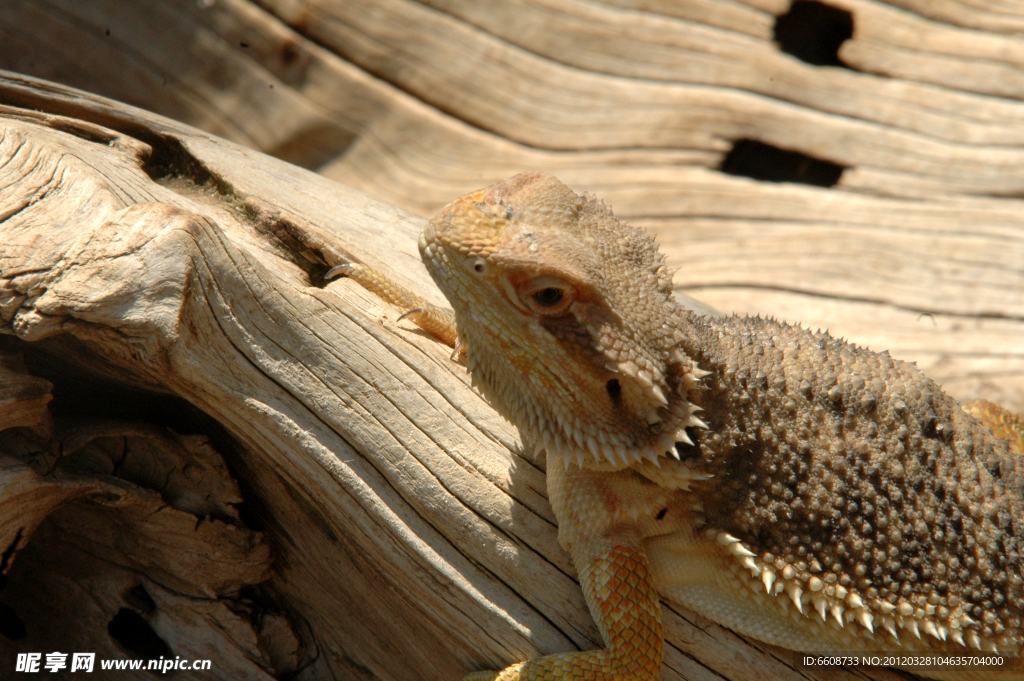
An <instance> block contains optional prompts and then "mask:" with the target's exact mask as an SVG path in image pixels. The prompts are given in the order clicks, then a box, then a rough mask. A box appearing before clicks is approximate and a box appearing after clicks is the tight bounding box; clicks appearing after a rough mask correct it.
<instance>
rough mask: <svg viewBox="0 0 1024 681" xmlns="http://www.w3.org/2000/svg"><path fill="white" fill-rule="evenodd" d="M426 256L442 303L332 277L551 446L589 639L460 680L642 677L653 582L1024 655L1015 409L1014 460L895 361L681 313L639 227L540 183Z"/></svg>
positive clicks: (821, 635)
mask: <svg viewBox="0 0 1024 681" xmlns="http://www.w3.org/2000/svg"><path fill="white" fill-rule="evenodd" d="M419 249H420V253H421V255H422V257H423V262H424V263H425V264H426V267H427V269H428V270H429V272H430V274H431V276H432V277H433V278H434V281H436V282H437V285H438V286H439V287H440V289H441V291H442V292H443V293H444V295H445V296H446V297H447V299H448V300H449V302H450V303H451V305H452V308H453V312H449V311H445V310H442V309H440V308H436V307H434V306H431V305H429V304H427V303H425V302H424V301H423V300H422V299H420V298H419V297H418V296H416V295H415V294H413V293H410V292H408V291H404V290H402V289H400V288H398V287H396V286H394V285H393V284H392V283H391V282H390V281H389V280H388V279H387V278H386V277H384V276H382V275H381V274H379V273H377V272H375V271H373V270H370V269H368V268H366V267H364V266H361V265H353V264H346V265H342V266H340V267H338V268H335V269H334V270H332V272H331V273H329V275H333V274H337V273H339V272H340V273H344V274H347V275H348V276H350V277H353V278H355V279H357V280H358V281H359V282H360V283H362V284H363V285H364V286H366V287H368V288H370V289H371V290H373V291H376V292H377V293H378V294H380V295H382V296H383V297H385V298H386V299H388V300H390V301H392V302H395V303H397V304H399V305H401V306H402V307H405V308H406V309H410V308H412V309H411V310H410V312H409V314H410V316H411V317H412V319H413V320H414V321H415V322H416V323H418V324H420V325H421V326H422V327H423V328H424V329H426V330H427V331H429V332H430V333H432V334H434V335H435V336H437V337H439V338H442V339H443V340H445V341H446V342H448V343H449V344H455V343H456V342H457V343H458V344H459V345H458V350H457V351H458V352H460V353H462V352H464V355H465V362H466V365H467V366H468V369H469V372H470V374H471V376H472V380H473V382H474V384H475V385H476V386H477V387H478V389H479V390H480V391H481V392H482V394H483V395H484V396H485V397H486V399H487V400H488V401H489V402H490V403H491V404H492V405H493V406H494V407H495V408H496V409H497V411H498V412H499V413H500V414H501V415H502V416H504V417H505V418H506V419H508V420H509V421H510V422H511V423H512V424H513V425H515V426H516V427H517V428H518V429H519V430H520V431H521V433H522V435H523V439H524V442H531V443H534V444H535V445H536V447H537V448H538V451H539V452H545V453H546V455H547V476H548V478H547V481H548V495H549V499H550V502H551V506H552V508H553V510H554V513H555V516H556V518H557V519H558V526H559V527H558V538H559V541H560V543H561V545H562V546H563V547H564V548H565V549H566V551H568V552H569V553H570V554H571V556H572V560H573V563H574V564H575V566H576V569H577V572H578V574H579V579H580V584H581V586H582V588H583V592H584V596H585V598H586V602H587V605H588V606H589V608H590V612H591V615H592V616H593V618H594V620H595V621H596V623H597V625H598V627H599V629H600V631H601V635H602V637H603V639H604V643H605V648H604V649H600V650H591V651H585V652H568V653H560V654H555V655H548V656H545V657H540V658H536V659H532V660H527V661H524V662H519V663H517V664H514V665H512V666H510V667H508V668H506V669H505V670H503V671H501V672H480V673H476V674H472V675H470V676H469V677H467V679H469V680H472V681H483V680H484V679H488V680H490V679H500V680H503V681H505V680H507V681H514V680H519V679H522V680H539V679H555V678H563V679H601V680H611V679H641V680H646V679H656V678H658V676H659V674H660V670H661V663H662V651H663V645H664V641H663V636H662V628H661V608H660V602H659V597H660V598H666V599H669V600H672V601H677V602H679V603H681V604H683V605H685V606H686V607H688V608H690V609H692V610H694V611H696V612H698V613H700V614H702V615H704V616H706V617H707V618H709V619H711V620H713V621H715V622H718V623H719V624H722V625H724V626H726V627H729V628H731V629H733V630H735V631H737V632H739V633H741V634H745V635H747V636H750V637H752V638H754V639H757V640H760V641H764V642H767V643H770V644H775V645H779V646H782V647H785V648H788V649H791V650H796V651H897V652H901V653H906V652H912V651H949V652H953V653H958V652H968V651H989V652H992V651H1002V652H1007V653H1011V654H1016V653H1018V652H1019V651H1020V650H1021V647H1022V644H1024V625H1022V617H1024V579H1022V574H1024V571H1022V567H1024V558H1022V554H1024V464H1022V460H1021V458H1020V456H1019V454H1020V451H1021V449H1020V448H1021V442H1022V441H1024V437H1022V433H1024V428H1022V427H1021V422H1020V420H1019V419H1016V418H1015V417H1013V416H1012V415H1009V414H1008V413H1007V412H1001V411H998V410H996V411H995V412H992V413H994V414H995V417H994V418H995V419H996V420H998V419H1002V422H1001V427H1005V428H1004V432H1003V435H1004V437H1015V438H1017V440H1016V444H1015V445H1014V446H1015V447H1016V448H1017V453H1016V454H1015V453H1013V452H1011V449H1010V445H1009V444H1008V442H1007V440H1003V439H999V438H997V437H996V436H995V435H994V434H993V432H992V431H991V430H990V429H989V428H988V427H987V426H986V425H984V424H983V423H982V422H980V421H979V420H977V419H975V418H974V417H972V416H970V415H968V414H967V413H965V412H964V411H963V410H962V409H961V408H960V406H959V405H958V403H957V402H956V401H955V400H954V399H953V398H951V397H949V396H948V395H946V394H944V393H943V392H942V391H941V390H940V388H939V387H938V386H937V385H936V384H935V383H934V382H932V381H931V380H929V379H928V378H926V377H925V376H924V375H923V374H922V373H921V372H920V371H919V370H918V369H917V368H916V367H914V366H913V365H910V364H907V363H904V362H901V361H898V360H895V359H892V358H891V357H890V356H889V355H888V353H881V354H879V353H874V352H870V351H868V350H866V349H864V348H860V347H857V346H855V345H852V344H849V343H846V342H843V341H841V340H837V339H835V338H832V337H831V336H829V335H828V334H827V333H821V332H817V333H812V332H811V331H809V330H806V329H803V328H801V327H799V326H791V325H788V324H784V323H781V322H777V321H773V320H770V319H761V318H749V317H737V316H733V317H728V318H722V319H713V318H707V317H702V316H699V315H697V314H695V313H692V312H689V311H687V310H684V309H683V308H682V307H681V306H680V305H679V304H678V303H677V302H676V301H675V299H674V298H673V295H672V277H671V274H670V272H669V270H668V269H667V268H666V265H665V257H664V256H663V255H662V254H660V253H659V252H658V248H657V246H656V244H655V242H654V240H653V238H651V237H650V236H648V235H647V234H646V233H645V232H644V231H643V230H641V229H638V228H634V227H631V226H629V225H627V224H624V223H622V222H620V221H619V220H618V219H616V218H615V217H614V215H613V213H612V212H611V210H610V209H609V208H608V207H607V206H605V205H604V203H602V202H601V201H599V200H597V199H595V198H593V197H590V196H587V195H582V196H581V195H577V194H576V193H574V192H573V191H572V190H570V189H569V188H568V187H566V186H565V185H564V184H562V183H561V182H559V181H558V180H557V179H555V178H554V177H551V176H549V175H545V174H541V173H533V174H521V175H516V176H514V177H511V178H509V179H507V180H504V181H502V182H499V183H497V184H494V185H491V186H490V187H487V188H484V189H481V190H480V191H477V192H474V193H472V194H470V195H468V196H465V197H463V198H460V199H458V200H456V201H454V202H452V203H451V204H449V205H448V206H446V207H445V208H444V209H443V210H442V211H441V212H440V213H439V214H438V215H437V216H436V217H435V218H433V219H432V220H431V221H430V222H429V224H428V225H427V226H426V228H425V229H424V230H423V233H422V235H421V237H420V241H419ZM659 595H660V596H659ZM934 674H935V676H936V677H937V678H943V677H944V675H943V674H942V673H941V672H935V673H934ZM972 674H975V675H977V674H978V672H974V671H972V672H964V671H963V670H962V668H958V669H957V671H955V672H952V673H950V674H948V675H952V676H955V677H957V678H961V679H963V678H970V676H971V675H972ZM988 674H989V673H988V672H985V673H983V674H981V676H979V677H978V678H982V677H985V678H989V676H987V675H988ZM948 675H947V676H948Z"/></svg>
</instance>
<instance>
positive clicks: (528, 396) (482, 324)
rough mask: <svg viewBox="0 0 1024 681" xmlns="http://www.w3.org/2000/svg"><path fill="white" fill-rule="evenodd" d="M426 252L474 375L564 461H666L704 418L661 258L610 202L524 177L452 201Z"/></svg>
mask: <svg viewBox="0 0 1024 681" xmlns="http://www.w3.org/2000/svg"><path fill="white" fill-rule="evenodd" d="M420 253H421V255H422V256H423V261H424V263H426V266H427V269H428V270H429V271H430V274H431V276H432V277H433V278H434V281H436V282H437V284H438V286H439V287H440V288H441V291H442V292H443V293H444V294H445V296H446V297H447V298H448V300H449V302H450V303H451V304H452V307H453V309H454V310H455V318H456V326H457V329H458V333H459V337H460V339H461V340H462V342H463V344H464V345H465V347H466V351H467V361H468V364H469V369H470V373H471V374H472V376H473V380H474V382H475V383H476V384H477V385H478V387H479V388H480V389H481V391H482V392H483V394H484V396H485V397H486V398H487V399H488V400H489V401H491V402H492V404H494V405H495V407H497V408H498V410H499V411H501V412H502V413H503V414H505V415H506V416H507V417H508V418H509V420H511V421H512V423H513V424H514V425H515V426H517V427H518V428H519V429H520V430H521V431H523V432H524V435H525V436H526V437H527V439H529V440H532V441H534V442H536V443H537V445H538V447H540V448H545V449H547V450H548V451H549V452H552V453H556V452H560V453H562V454H563V455H564V457H565V460H566V465H568V463H569V462H570V461H575V462H576V463H577V464H578V465H580V466H584V465H586V466H591V467H593V466H600V467H613V468H615V467H624V466H627V465H629V464H631V463H633V462H637V461H640V460H643V459H647V460H651V461H654V462H655V463H657V462H658V460H659V457H661V456H664V455H666V454H675V443H676V442H678V441H682V442H689V438H688V437H687V435H686V431H685V428H686V427H687V426H693V425H698V426H703V423H702V422H701V421H700V420H699V419H697V418H696V417H695V416H694V415H693V412H694V411H695V410H696V407H694V406H693V405H692V404H691V403H690V402H689V401H688V400H687V391H688V390H689V389H690V388H691V387H692V385H693V384H694V382H695V381H696V380H697V379H699V377H700V376H701V375H702V374H703V373H704V372H702V371H700V370H699V369H698V368H697V367H696V366H695V365H694V363H693V362H692V361H691V360H690V359H689V358H688V357H687V356H686V355H685V354H684V353H683V352H682V350H681V349H680V343H681V342H682V341H683V340H685V338H684V337H683V336H682V335H681V333H680V332H679V330H678V329H679V328H681V324H680V323H679V312H680V310H679V308H678V306H677V303H676V302H675V301H674V299H673V298H672V279H671V274H670V273H669V271H668V270H667V268H666V267H665V264H664V256H663V255H661V254H660V253H659V252H658V249H657V246H656V244H655V243H654V240H653V239H652V238H651V237H650V236H648V235H647V234H646V233H645V232H644V231H643V230H641V229H637V228H634V227H631V226H629V225H626V224H623V223H622V222H620V221H619V220H617V219H616V218H615V216H614V215H613V214H612V212H611V210H610V209H609V208H608V207H607V206H605V205H604V204H603V203H602V202H600V201H598V200H596V199H594V198H592V197H590V196H587V195H582V196H581V195H578V194H576V193H574V192H573V191H572V190H571V189H569V188H568V187H566V186H565V185H564V184H562V183H561V182H559V181H558V180H557V179H555V178H554V177H551V176H550V175H545V174H542V173H524V174H520V175H516V176H514V177H511V178H509V179H507V180H504V181H502V182H499V183H497V184H494V185H491V186H490V187H486V188H484V189H481V190H480V191H477V192H475V193H473V194H470V195H468V196H465V197H463V198H461V199H458V200H456V201H453V202H452V203H450V204H449V205H448V206H446V207H445V208H444V209H443V210H442V211H441V212H440V213H439V214H438V215H437V216H436V217H434V218H433V219H432V220H431V221H430V223H429V224H428V225H427V227H426V228H425V229H424V231H423V234H422V236H421V237H420Z"/></svg>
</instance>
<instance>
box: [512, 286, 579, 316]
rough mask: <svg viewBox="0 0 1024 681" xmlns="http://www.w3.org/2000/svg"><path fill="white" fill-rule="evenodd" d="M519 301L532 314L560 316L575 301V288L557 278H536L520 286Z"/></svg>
mask: <svg viewBox="0 0 1024 681" xmlns="http://www.w3.org/2000/svg"><path fill="white" fill-rule="evenodd" d="M518 293H519V299H520V300H522V301H523V304H524V305H526V307H527V308H529V309H530V310H531V311H532V312H535V313H537V314H540V315H544V316H551V315H560V314H563V313H564V312H565V311H566V310H568V309H569V306H570V305H571V304H572V302H573V301H574V300H576V288H575V287H574V286H572V285H571V284H569V283H568V282H567V281H564V280H562V279H559V278H558V277H537V278H536V279H531V280H530V281H527V282H526V283H525V284H523V285H521V286H520V287H519V290H518Z"/></svg>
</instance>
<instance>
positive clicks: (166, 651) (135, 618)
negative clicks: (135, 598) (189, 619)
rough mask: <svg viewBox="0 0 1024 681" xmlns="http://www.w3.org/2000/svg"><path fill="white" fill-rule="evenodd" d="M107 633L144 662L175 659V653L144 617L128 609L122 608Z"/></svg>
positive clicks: (125, 649)
mask: <svg viewBox="0 0 1024 681" xmlns="http://www.w3.org/2000/svg"><path fill="white" fill-rule="evenodd" d="M107 633H109V634H110V636H111V637H112V638H113V639H114V640H115V641H117V643H118V645H120V646H121V648H122V649H124V651H125V652H126V653H127V654H128V655H131V656H132V657H135V658H141V659H144V660H156V659H159V658H161V657H163V658H171V659H173V658H174V651H173V650H171V647H170V646H169V645H167V643H166V642H165V641H164V640H163V639H162V638H160V637H159V636H157V634H156V632H155V631H153V628H152V627H151V626H149V622H147V621H146V620H144V619H143V618H142V615H140V614H139V613H137V612H135V611H134V610H130V609H128V608H121V609H120V610H118V611H117V614H116V615H114V619H112V620H110V623H109V624H108V625H107Z"/></svg>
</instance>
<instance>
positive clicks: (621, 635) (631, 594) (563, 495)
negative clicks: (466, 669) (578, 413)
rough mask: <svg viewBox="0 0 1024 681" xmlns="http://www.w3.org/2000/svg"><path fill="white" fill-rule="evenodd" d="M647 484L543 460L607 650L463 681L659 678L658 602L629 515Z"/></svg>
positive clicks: (565, 539)
mask: <svg viewBox="0 0 1024 681" xmlns="http://www.w3.org/2000/svg"><path fill="white" fill-rule="evenodd" d="M649 487H650V485H649V483H646V482H644V481H642V480H640V479H639V477H638V476H635V474H633V472H632V471H629V470H626V471H619V472H599V471H590V470H585V469H579V468H577V467H575V466H571V467H570V468H569V469H566V468H565V466H564V459H563V458H562V456H561V455H559V456H558V457H557V458H555V457H549V460H548V495H549V497H550V499H551V505H552V508H553V509H554V511H555V515H556V517H557V518H558V523H559V533H558V539H559V541H560V542H561V544H562V546H564V547H565V548H566V549H567V550H568V551H569V553H570V554H571V555H572V558H573V563H574V564H575V565H576V570H577V572H578V573H579V578H580V585H581V587H582V589H583V596H584V598H585V599H586V601H587V606H588V607H589V608H590V614H591V616H592V617H593V618H594V621H595V622H596V623H597V627H598V629H599V630H600V632H601V638H602V639H603V640H604V644H605V648H604V649H603V650H588V651H583V652H570V653H558V654H555V655H547V656H545V657H539V658H535V659H532V660H527V661H525V662H520V663H518V664H514V665H512V666H510V667H507V668H506V669H504V670H502V671H501V672H480V673H477V674H471V675H469V676H467V677H466V679H465V681H490V680H492V679H496V680H498V681H539V680H541V679H544V680H548V679H565V680H566V681H569V680H576V679H579V680H581V681H582V680H583V679H587V680H588V681H589V680H593V681H613V680H615V681H619V680H621V681H626V680H627V679H628V680H634V679H636V680H638V681H644V680H650V681H653V680H654V679H657V678H658V676H659V675H660V673H661V660H662V654H663V650H664V637H663V634H662V629H661V604H660V601H659V598H658V592H657V589H656V588H655V585H654V579H653V577H652V575H651V568H650V564H649V562H648V560H647V554H646V552H645V549H644V547H643V544H642V543H641V538H640V532H639V530H638V527H637V523H636V521H634V520H632V519H631V514H630V513H629V512H628V511H629V510H630V508H631V507H632V506H633V505H634V504H636V505H641V506H642V505H644V504H643V500H642V499H639V498H637V497H640V496H642V495H643V494H644V492H645V489H647V488H649ZM634 491H635V494H630V492H634ZM624 493H625V494H624ZM631 496H632V497H633V498H629V497H631Z"/></svg>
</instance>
